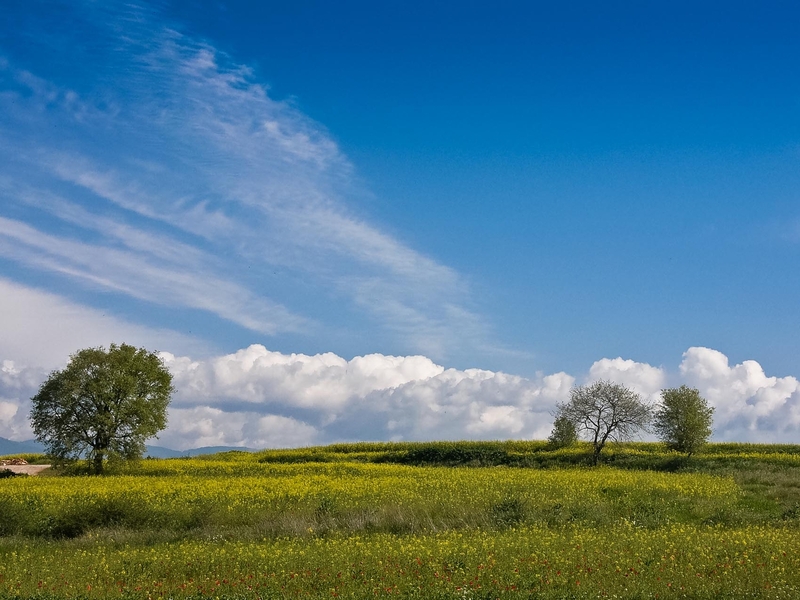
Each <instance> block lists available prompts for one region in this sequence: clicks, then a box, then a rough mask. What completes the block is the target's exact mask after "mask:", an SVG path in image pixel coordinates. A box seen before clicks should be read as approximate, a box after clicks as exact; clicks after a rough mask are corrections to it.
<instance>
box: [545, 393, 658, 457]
mask: <svg viewBox="0 0 800 600" xmlns="http://www.w3.org/2000/svg"><path fill="white" fill-rule="evenodd" d="M556 418H557V419H558V418H564V419H566V420H567V421H569V422H570V423H573V424H574V425H575V428H576V429H577V430H578V432H582V433H585V434H587V435H588V437H589V440H590V441H591V442H592V447H593V452H592V464H595V465H596V464H597V462H598V460H599V458H600V452H602V450H603V447H604V446H605V444H606V442H608V441H609V440H612V441H623V440H629V439H631V438H632V437H633V436H634V435H636V434H637V433H638V432H639V431H641V430H643V429H647V427H648V425H649V424H650V420H651V419H652V409H651V407H650V406H648V405H647V404H645V403H644V401H643V400H642V398H641V397H640V396H639V394H637V393H636V392H634V391H633V390H631V389H629V388H627V387H625V386H624V385H621V384H618V383H613V382H611V381H596V382H595V383H593V384H591V385H585V386H577V387H574V388H572V390H570V399H569V402H566V403H563V404H559V405H558V412H557V414H556Z"/></svg>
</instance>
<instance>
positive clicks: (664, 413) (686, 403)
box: [653, 385, 714, 456]
mask: <svg viewBox="0 0 800 600" xmlns="http://www.w3.org/2000/svg"><path fill="white" fill-rule="evenodd" d="M713 413H714V409H713V408H712V407H710V406H708V402H706V400H705V398H703V397H702V396H701V395H700V392H699V391H698V390H696V389H694V388H690V387H687V386H685V385H682V386H681V387H679V388H670V389H666V390H662V392H661V406H660V407H659V409H658V411H657V412H656V416H655V421H654V423H653V429H654V430H655V432H656V433H657V434H658V436H659V437H660V438H661V440H662V441H663V442H664V443H665V444H666V445H667V446H668V447H669V448H670V449H672V450H677V451H678V452H686V453H687V454H688V455H689V456H691V455H692V454H694V453H695V452H697V451H698V450H699V449H700V448H702V446H703V445H704V444H705V443H706V442H707V441H708V438H709V437H710V436H711V422H712V415H713Z"/></svg>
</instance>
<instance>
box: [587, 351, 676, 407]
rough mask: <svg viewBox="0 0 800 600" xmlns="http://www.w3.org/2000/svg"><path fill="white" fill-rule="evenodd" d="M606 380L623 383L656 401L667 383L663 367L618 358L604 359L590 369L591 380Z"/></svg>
mask: <svg viewBox="0 0 800 600" xmlns="http://www.w3.org/2000/svg"><path fill="white" fill-rule="evenodd" d="M598 379H606V380H608V381H613V382H615V383H621V384H622V385H626V386H628V387H629V388H631V389H633V390H634V391H636V392H637V393H639V394H641V395H642V396H644V397H645V398H647V399H649V400H655V399H656V398H657V397H658V395H659V392H660V391H661V389H662V388H663V387H664V384H665V381H666V373H665V372H664V370H663V369H662V368H661V367H653V366H651V365H649V364H647V363H640V362H636V361H633V360H630V359H628V360H626V359H623V358H621V357H618V358H603V359H601V360H598V361H596V362H595V363H594V364H593V365H592V366H591V368H590V369H589V380H591V381H596V380H598Z"/></svg>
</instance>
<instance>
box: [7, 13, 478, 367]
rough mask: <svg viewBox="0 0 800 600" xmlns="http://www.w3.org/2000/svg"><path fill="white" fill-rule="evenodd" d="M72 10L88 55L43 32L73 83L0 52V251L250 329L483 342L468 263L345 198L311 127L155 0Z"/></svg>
mask: <svg viewBox="0 0 800 600" xmlns="http://www.w3.org/2000/svg"><path fill="white" fill-rule="evenodd" d="M68 10H69V11H70V12H71V15H72V17H73V21H74V23H75V27H76V29H77V30H81V29H82V28H83V29H86V30H87V31H91V32H93V34H94V35H95V39H96V40H97V42H96V47H95V48H93V52H94V54H93V55H92V56H93V59H92V64H89V65H81V64H80V63H77V62H76V61H75V60H73V58H75V57H73V56H72V54H75V53H76V52H78V50H74V49H73V48H72V46H70V44H68V43H67V42H66V41H65V38H64V35H66V34H63V33H62V32H48V31H43V32H40V33H41V35H39V40H40V43H41V44H44V45H49V46H50V47H49V50H51V51H52V52H51V54H52V56H54V57H56V58H54V59H53V60H54V61H55V62H58V61H59V60H60V61H64V63H65V64H67V63H69V64H71V65H72V69H73V70H75V71H76V75H75V78H74V79H75V82H74V83H75V85H74V86H71V85H69V81H67V82H66V83H65V82H64V81H63V80H61V81H59V82H56V81H50V80H48V79H47V78H46V77H45V76H43V75H40V74H37V73H36V64H32V65H28V64H26V63H25V61H24V57H23V59H20V58H19V57H14V58H11V57H9V58H6V59H4V60H3V61H2V63H0V78H2V79H1V80H0V110H3V111H4V114H6V115H7V118H5V119H4V120H3V121H2V122H0V133H2V138H3V141H0V158H2V159H3V161H4V164H6V165H7V168H5V169H3V170H2V171H1V172H0V176H2V181H0V184H2V185H0V194H3V196H4V207H3V208H0V216H2V217H3V220H2V221H0V256H3V257H5V258H7V259H10V260H12V261H16V262H18V263H20V264H23V265H25V266H26V267H31V268H34V269H36V270H38V271H41V272H43V273H47V272H51V273H57V274H59V275H60V276H61V277H64V278H67V279H69V280H72V281H74V282H76V283H77V284H79V285H84V286H90V287H92V288H93V289H96V288H101V289H106V290H108V291H112V292H114V293H117V294H123V295H129V296H133V297H136V298H138V299H140V300H146V301H148V302H154V303H158V304H163V305H169V306H172V307H175V308H181V307H186V308H193V309H199V310H202V311H207V312H208V313H210V314H213V315H214V316H215V317H217V318H219V319H223V320H225V321H228V322H231V323H235V324H237V325H239V326H241V327H243V328H246V329H249V330H252V331H255V332H259V333H267V334H280V333H284V332H294V333H301V334H306V335H309V334H312V333H314V332H317V331H318V328H319V326H320V324H322V326H323V327H325V326H330V327H334V328H337V327H338V328H344V327H348V328H353V327H356V328H358V327H363V328H365V329H372V330H374V331H376V332H377V334H378V335H382V336H385V337H387V338H388V339H393V340H396V341H399V343H400V344H401V345H402V347H404V348H407V349H408V350H417V351H423V352H426V353H429V354H432V355H435V356H437V357H440V358H443V357H445V356H448V355H449V354H451V353H452V352H453V350H454V349H456V348H463V347H464V346H470V347H472V346H476V345H481V344H483V345H484V346H486V340H485V338H486V336H487V335H488V328H487V326H486V324H485V323H484V322H483V319H482V318H481V317H479V316H478V315H477V314H476V313H475V312H474V311H473V310H472V309H471V307H470V304H471V300H470V293H469V289H468V284H467V282H466V281H465V279H464V278H463V277H462V276H461V275H460V274H459V273H457V272H455V271H454V270H453V269H451V268H449V267H447V266H446V265H442V264H440V263H438V262H437V261H436V260H434V259H432V258H430V257H427V256H425V255H423V254H421V253H419V252H417V251H416V250H414V249H413V248H411V247H409V246H408V245H407V244H404V243H403V242H402V240H399V239H397V238H396V237H394V236H392V235H390V234H388V233H386V232H385V231H382V230H381V228H380V227H379V226H377V225H376V224H374V223H372V222H370V219H369V218H368V217H367V216H366V215H364V214H362V213H361V212H360V211H359V210H358V208H357V204H354V203H353V202H352V198H357V197H360V196H361V195H363V194H364V191H363V190H361V189H359V187H358V185H357V184H356V183H355V177H354V175H353V171H354V169H353V166H352V165H351V163H350V162H349V160H348V159H347V157H346V156H344V154H343V153H342V152H341V150H340V149H339V147H338V145H337V143H336V142H335V140H334V139H333V137H332V136H331V135H330V134H329V132H327V131H326V129H325V128H324V127H323V126H321V125H320V124H318V123H316V122H314V121H313V120H311V119H309V118H308V117H306V116H305V115H304V114H303V113H302V112H301V111H300V110H298V109H297V108H296V107H295V106H294V105H293V104H292V103H290V102H286V101H280V100H275V99H273V98H272V97H270V95H269V92H268V89H267V87H266V85H264V83H263V82H262V81H260V80H259V79H258V77H257V76H256V75H255V74H254V73H253V72H252V71H251V70H250V69H249V68H247V67H246V66H243V65H240V64H236V63H235V62H234V61H232V60H231V58H230V57H229V56H227V55H226V54H225V53H224V52H221V51H219V50H218V49H216V48H214V47H213V46H212V45H210V44H209V43H207V42H204V41H201V40H195V39H192V38H191V37H189V36H186V35H184V34H182V33H180V32H178V31H177V30H176V29H174V28H171V27H170V26H169V25H168V24H165V23H164V22H162V20H161V17H160V16H159V14H158V12H157V11H156V10H151V9H149V8H147V7H144V8H142V7H135V6H133V7H132V6H130V5H128V4H127V3H122V2H120V3H110V4H107V5H106V6H104V7H103V9H102V10H96V7H94V6H93V5H91V3H80V2H79V3H74V4H71V5H69V8H68ZM1 52H2V48H0V53H1ZM76 64H77V66H74V65H76ZM67 80H69V78H67ZM54 131H57V132H58V133H57V135H54V134H53V132H54ZM298 297H301V298H302V301H301V302H297V298H298ZM335 306H338V307H339V310H333V309H332V307H335ZM345 314H348V315H350V316H349V317H347V318H345V317H343V316H341V315H345ZM353 319H355V321H356V322H353Z"/></svg>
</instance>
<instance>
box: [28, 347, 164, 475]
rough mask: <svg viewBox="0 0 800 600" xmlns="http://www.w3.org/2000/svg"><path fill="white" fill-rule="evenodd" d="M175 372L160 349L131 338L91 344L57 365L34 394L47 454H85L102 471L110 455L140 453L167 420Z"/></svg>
mask: <svg viewBox="0 0 800 600" xmlns="http://www.w3.org/2000/svg"><path fill="white" fill-rule="evenodd" d="M172 392H173V387H172V375H171V374H170V372H169V371H168V370H167V368H166V367H165V366H164V363H163V361H162V360H161V359H160V358H159V357H158V355H156V354H154V353H152V352H148V351H147V350H145V349H144V348H138V349H137V348H135V347H133V346H129V345H127V344H122V345H121V346H117V345H115V344H111V347H110V348H109V349H108V350H105V349H104V348H87V349H85V350H81V351H80V352H77V353H76V354H73V355H72V356H71V357H70V361H69V364H68V365H67V366H66V368H64V369H63V370H61V371H53V372H52V373H51V374H50V376H49V377H48V378H47V380H46V381H45V382H44V383H43V384H42V386H41V387H40V388H39V392H38V393H37V394H36V395H35V396H34V397H33V398H32V399H31V402H32V405H33V407H32V409H31V414H30V420H31V425H32V427H33V431H34V433H35V435H36V439H37V440H38V441H39V442H41V443H42V444H44V445H45V447H46V448H47V452H48V454H50V455H51V456H53V457H54V458H56V459H57V460H61V461H67V460H76V459H78V458H80V457H86V458H87V459H88V461H89V466H90V470H91V471H92V472H94V473H96V474H101V473H102V472H103V461H104V459H107V458H125V459H130V458H139V457H141V455H142V452H143V451H144V448H145V446H144V442H145V440H146V439H148V438H150V437H153V436H155V435H156V434H157V433H158V432H159V431H161V430H162V429H164V428H165V427H166V426H167V405H168V404H169V401H170V396H171V395H172Z"/></svg>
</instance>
